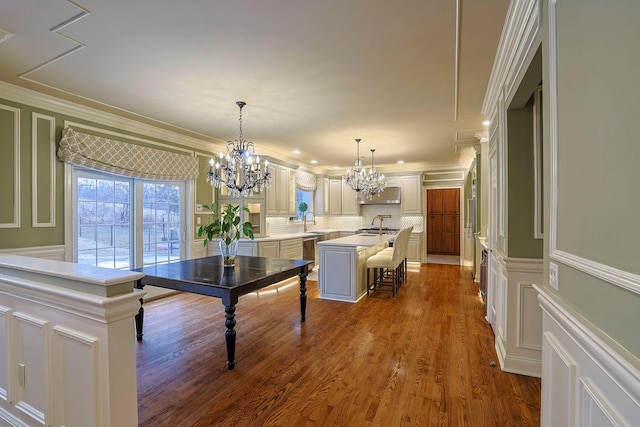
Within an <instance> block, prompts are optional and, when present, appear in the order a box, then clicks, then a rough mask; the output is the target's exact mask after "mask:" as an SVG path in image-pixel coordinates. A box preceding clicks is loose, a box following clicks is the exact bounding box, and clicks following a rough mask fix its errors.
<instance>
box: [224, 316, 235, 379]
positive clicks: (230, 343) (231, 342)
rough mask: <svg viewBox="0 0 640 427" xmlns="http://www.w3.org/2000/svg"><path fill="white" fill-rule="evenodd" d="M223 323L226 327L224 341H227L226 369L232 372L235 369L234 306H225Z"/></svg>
mask: <svg viewBox="0 0 640 427" xmlns="http://www.w3.org/2000/svg"><path fill="white" fill-rule="evenodd" d="M224 312H225V316H224V317H225V321H224V325H225V326H226V327H227V331H226V332H225V339H226V341H227V367H228V368H229V370H232V369H233V368H235V367H236V329H235V327H236V306H235V305H225V306H224Z"/></svg>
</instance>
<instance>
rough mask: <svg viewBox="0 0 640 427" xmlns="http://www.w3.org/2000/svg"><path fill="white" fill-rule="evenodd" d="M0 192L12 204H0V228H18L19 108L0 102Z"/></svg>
mask: <svg viewBox="0 0 640 427" xmlns="http://www.w3.org/2000/svg"><path fill="white" fill-rule="evenodd" d="M0 141H7V142H8V143H7V144H4V143H3V144H2V156H0V193H2V194H3V195H4V199H5V200H12V201H13V204H12V205H11V204H9V203H2V204H0V228H20V110H19V109H18V108H15V107H11V106H9V105H3V104H0Z"/></svg>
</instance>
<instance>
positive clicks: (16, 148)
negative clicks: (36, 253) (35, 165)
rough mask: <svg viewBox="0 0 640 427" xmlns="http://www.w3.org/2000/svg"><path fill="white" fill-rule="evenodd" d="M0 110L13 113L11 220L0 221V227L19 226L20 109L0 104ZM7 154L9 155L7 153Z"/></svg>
mask: <svg viewBox="0 0 640 427" xmlns="http://www.w3.org/2000/svg"><path fill="white" fill-rule="evenodd" d="M0 110H4V111H9V113H10V114H13V171H14V174H13V220H12V221H9V222H0V228H20V109H19V108H15V107H12V106H10V105H4V104H0ZM7 155H9V156H10V154H9V153H7Z"/></svg>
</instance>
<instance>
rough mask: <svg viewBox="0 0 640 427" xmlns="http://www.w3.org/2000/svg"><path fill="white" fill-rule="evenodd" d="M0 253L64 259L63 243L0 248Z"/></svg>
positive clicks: (56, 259) (57, 259)
mask: <svg viewBox="0 0 640 427" xmlns="http://www.w3.org/2000/svg"><path fill="white" fill-rule="evenodd" d="M0 254H12V255H21V256H28V257H33V258H43V259H52V260H55V261H64V260H65V247H64V245H55V246H32V247H29V248H10V249H0Z"/></svg>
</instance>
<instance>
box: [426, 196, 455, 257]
mask: <svg viewBox="0 0 640 427" xmlns="http://www.w3.org/2000/svg"><path fill="white" fill-rule="evenodd" d="M430 255H442V256H446V257H458V259H459V257H460V189H459V188H438V189H428V190H427V257H429V256H430Z"/></svg>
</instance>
